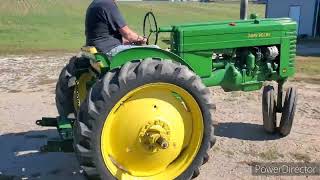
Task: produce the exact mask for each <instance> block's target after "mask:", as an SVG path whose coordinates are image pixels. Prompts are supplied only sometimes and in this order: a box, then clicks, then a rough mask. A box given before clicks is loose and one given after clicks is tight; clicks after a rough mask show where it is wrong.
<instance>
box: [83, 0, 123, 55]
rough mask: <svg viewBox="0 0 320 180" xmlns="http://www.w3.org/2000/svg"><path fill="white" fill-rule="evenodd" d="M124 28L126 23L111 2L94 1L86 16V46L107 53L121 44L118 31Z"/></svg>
mask: <svg viewBox="0 0 320 180" xmlns="http://www.w3.org/2000/svg"><path fill="white" fill-rule="evenodd" d="M124 26H126V22H125V21H124V18H123V17H122V15H121V13H120V11H119V9H118V7H117V5H116V4H115V2H114V1H113V0H94V1H93V2H92V3H91V4H90V5H89V7H88V9H87V14H86V21H85V33H86V45H87V46H95V47H96V48H97V49H98V51H100V52H104V53H107V52H109V51H110V50H111V49H112V48H114V47H116V46H118V45H121V44H122V36H121V34H120V32H119V29H120V28H122V27H124Z"/></svg>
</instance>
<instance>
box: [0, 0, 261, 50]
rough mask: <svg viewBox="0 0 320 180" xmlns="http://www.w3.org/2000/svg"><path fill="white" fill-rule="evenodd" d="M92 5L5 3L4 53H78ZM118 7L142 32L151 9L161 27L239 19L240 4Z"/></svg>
mask: <svg viewBox="0 0 320 180" xmlns="http://www.w3.org/2000/svg"><path fill="white" fill-rule="evenodd" d="M90 2H91V0H1V1H0V54H10V53H26V52H39V51H41V52H43V51H77V50H78V49H79V48H80V47H81V46H82V45H84V42H85V36H84V16H85V12H86V8H87V6H88V5H89V3H90ZM118 4H119V7H120V9H121V12H122V13H123V15H124V17H125V19H126V21H127V23H128V24H129V26H131V27H132V28H133V29H134V30H136V31H138V32H140V33H141V32H142V20H143V16H144V14H145V13H146V12H147V11H150V10H152V11H153V12H154V13H155V15H156V18H157V20H158V24H159V26H166V25H171V24H177V23H179V24H181V23H191V22H205V21H214V20H226V19H238V17H239V3H238V2H237V3H170V2H119V3H118ZM249 7H250V9H249V13H253V12H254V13H258V14H260V15H264V9H265V7H264V5H255V4H250V6H249ZM162 38H163V37H162ZM160 45H161V46H164V44H160Z"/></svg>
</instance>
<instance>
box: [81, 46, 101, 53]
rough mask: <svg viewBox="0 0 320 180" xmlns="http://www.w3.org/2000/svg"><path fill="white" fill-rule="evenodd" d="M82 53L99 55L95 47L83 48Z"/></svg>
mask: <svg viewBox="0 0 320 180" xmlns="http://www.w3.org/2000/svg"><path fill="white" fill-rule="evenodd" d="M81 51H82V52H85V53H90V54H96V53H98V51H97V49H96V48H95V47H94V46H83V47H82V48H81Z"/></svg>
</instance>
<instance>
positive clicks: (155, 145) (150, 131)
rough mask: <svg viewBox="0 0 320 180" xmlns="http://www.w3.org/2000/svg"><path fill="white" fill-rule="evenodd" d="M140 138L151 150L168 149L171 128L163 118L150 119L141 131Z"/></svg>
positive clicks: (147, 148) (148, 149) (146, 147)
mask: <svg viewBox="0 0 320 180" xmlns="http://www.w3.org/2000/svg"><path fill="white" fill-rule="evenodd" d="M139 140H140V142H141V143H142V145H143V147H144V148H145V149H146V150H147V151H150V152H153V153H155V152H158V151H159V150H160V149H163V150H165V149H168V147H169V140H170V129H169V126H168V124H167V123H166V122H164V121H161V120H156V121H150V122H148V124H146V125H145V126H144V127H143V128H142V129H141V131H140V134H139Z"/></svg>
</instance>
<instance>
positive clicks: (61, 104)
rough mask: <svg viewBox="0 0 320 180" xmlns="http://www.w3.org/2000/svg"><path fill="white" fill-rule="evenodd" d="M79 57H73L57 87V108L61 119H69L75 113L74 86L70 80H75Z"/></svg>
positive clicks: (63, 71) (62, 73) (61, 74)
mask: <svg viewBox="0 0 320 180" xmlns="http://www.w3.org/2000/svg"><path fill="white" fill-rule="evenodd" d="M76 60H77V57H75V56H74V57H72V58H71V59H70V60H69V63H68V64H67V65H66V66H65V67H64V68H63V69H62V70H61V73H60V75H59V79H58V82H57V85H56V107H57V110H58V113H59V116H61V117H68V116H69V115H70V114H73V113H74V111H75V110H74V106H73V92H74V84H70V79H71V78H75V73H76V67H75V63H76Z"/></svg>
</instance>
